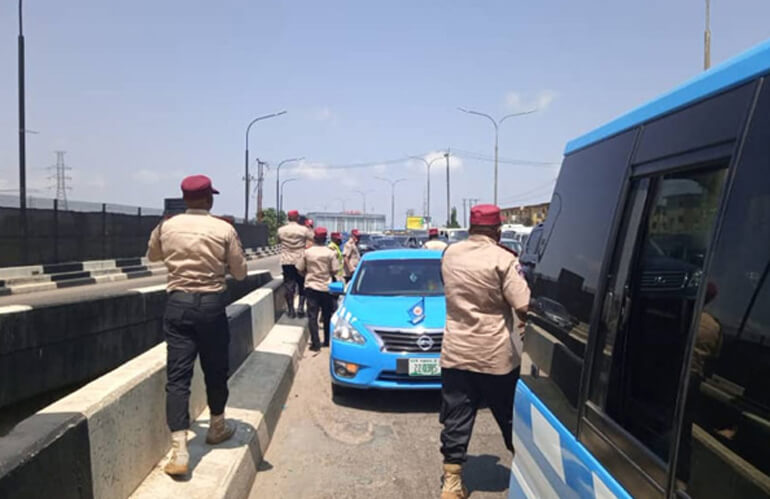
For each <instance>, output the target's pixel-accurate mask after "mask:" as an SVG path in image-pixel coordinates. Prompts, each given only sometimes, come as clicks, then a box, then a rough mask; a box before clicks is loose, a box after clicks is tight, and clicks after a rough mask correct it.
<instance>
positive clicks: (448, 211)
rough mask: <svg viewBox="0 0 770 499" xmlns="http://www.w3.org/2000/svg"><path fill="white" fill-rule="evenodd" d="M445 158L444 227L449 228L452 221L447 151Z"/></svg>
mask: <svg viewBox="0 0 770 499" xmlns="http://www.w3.org/2000/svg"><path fill="white" fill-rule="evenodd" d="M444 158H446V226H447V227H449V225H450V224H451V221H452V209H451V207H450V202H449V149H447V151H446V152H445V153H444Z"/></svg>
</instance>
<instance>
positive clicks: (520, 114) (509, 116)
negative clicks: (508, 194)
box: [457, 107, 537, 204]
mask: <svg viewBox="0 0 770 499" xmlns="http://www.w3.org/2000/svg"><path fill="white" fill-rule="evenodd" d="M457 110H458V111H462V112H464V113H468V114H475V115H476V116H483V117H484V118H487V119H488V120H489V121H491V122H492V125H494V127H495V187H494V189H495V193H494V196H493V198H494V203H495V204H497V135H498V131H499V127H500V125H502V124H503V121H505V120H507V119H508V118H513V117H514V116H523V115H525V114H532V113H534V112H535V111H537V109H531V110H529V111H524V112H523V113H513V114H506V115H505V116H503V117H502V118H500V120H499V121H495V119H494V118H493V117H491V116H490V115H488V114H485V113H480V112H478V111H473V110H470V109H465V108H462V107H458V108H457Z"/></svg>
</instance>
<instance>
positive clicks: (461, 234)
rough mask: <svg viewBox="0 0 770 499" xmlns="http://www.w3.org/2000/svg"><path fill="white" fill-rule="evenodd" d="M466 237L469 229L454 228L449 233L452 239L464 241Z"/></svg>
mask: <svg viewBox="0 0 770 499" xmlns="http://www.w3.org/2000/svg"><path fill="white" fill-rule="evenodd" d="M465 239H468V231H467V230H454V231H452V232H450V233H449V240H450V241H464V240H465Z"/></svg>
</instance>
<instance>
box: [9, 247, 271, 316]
mask: <svg viewBox="0 0 770 499" xmlns="http://www.w3.org/2000/svg"><path fill="white" fill-rule="evenodd" d="M256 269H266V270H269V271H270V272H271V273H272V274H273V275H281V265H280V262H279V256H278V255H273V256H268V257H266V258H260V259H257V260H252V261H250V262H249V270H256ZM164 282H166V276H165V275H156V276H152V277H140V278H138V279H128V280H125V281H117V282H105V283H100V284H86V285H84V286H74V287H71V288H59V289H54V290H51V291H40V292H37V293H24V294H19V295H10V296H3V297H0V307H4V306H7V305H31V306H40V305H44V304H48V303H71V302H78V301H82V300H84V299H86V298H89V297H95V296H106V295H111V294H118V293H122V292H124V291H126V290H129V289H134V288H141V287H144V286H155V285H157V284H162V283H164Z"/></svg>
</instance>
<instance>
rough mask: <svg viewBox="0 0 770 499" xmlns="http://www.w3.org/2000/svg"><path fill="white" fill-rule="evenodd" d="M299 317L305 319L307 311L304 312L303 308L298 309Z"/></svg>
mask: <svg viewBox="0 0 770 499" xmlns="http://www.w3.org/2000/svg"><path fill="white" fill-rule="evenodd" d="M297 317H299V318H300V319H304V318H305V312H303V311H302V310H299V311H297Z"/></svg>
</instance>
